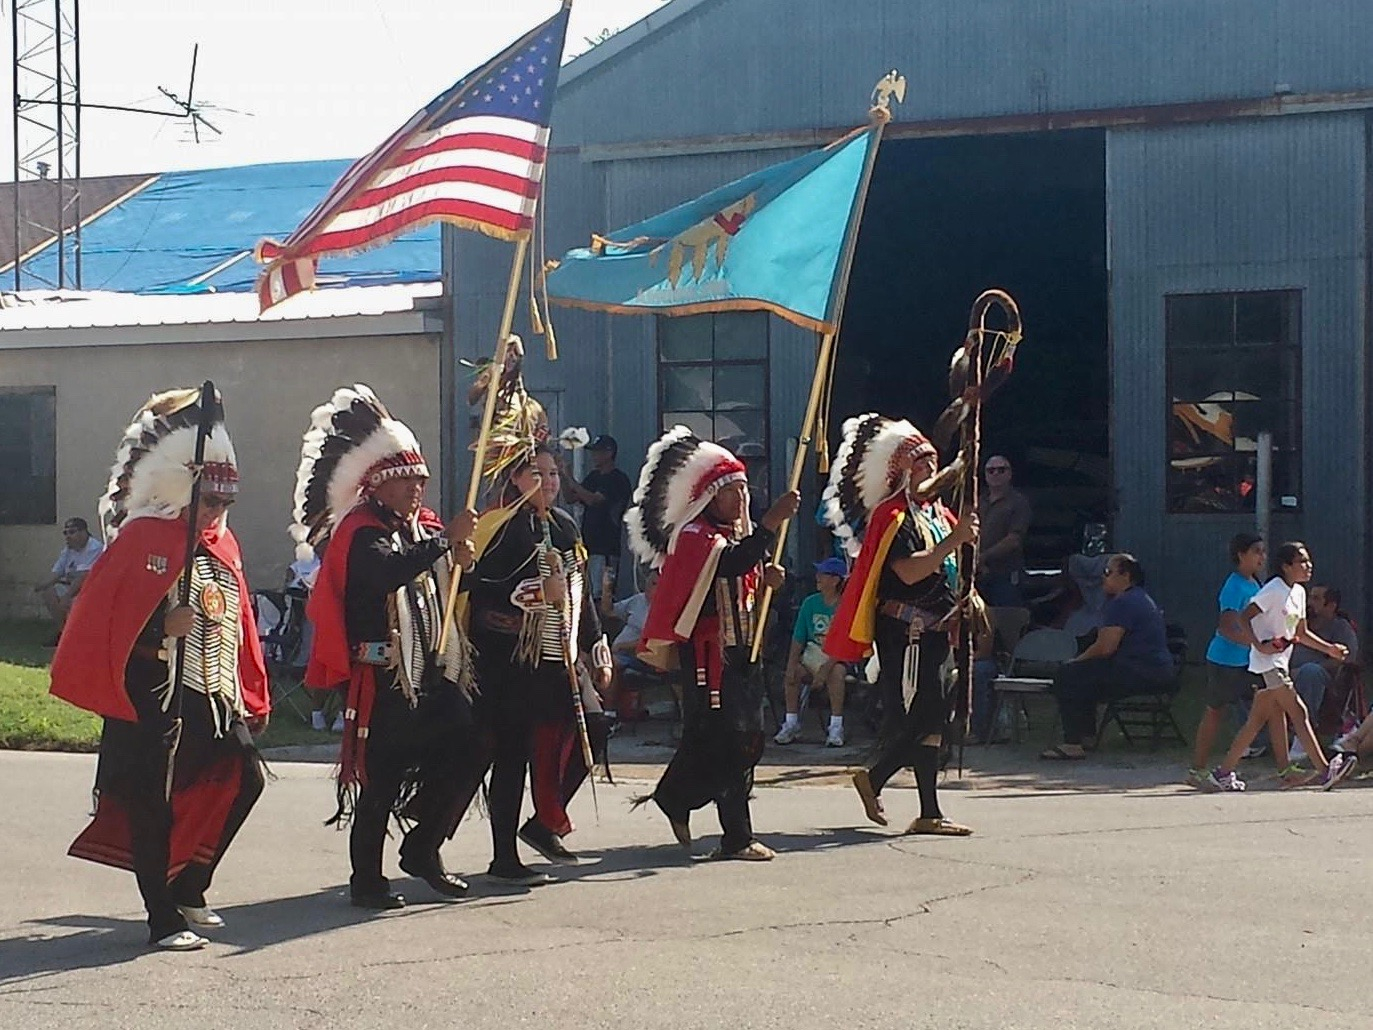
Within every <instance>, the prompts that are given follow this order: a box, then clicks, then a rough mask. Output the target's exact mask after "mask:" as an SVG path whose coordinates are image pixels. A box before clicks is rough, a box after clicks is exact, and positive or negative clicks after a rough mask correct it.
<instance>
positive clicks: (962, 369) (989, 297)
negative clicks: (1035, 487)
mask: <svg viewBox="0 0 1373 1030" xmlns="http://www.w3.org/2000/svg"><path fill="white" fill-rule="evenodd" d="M993 309H996V310H998V311H999V312H1000V313H1001V318H1002V319H1003V320H1004V321H1005V327H1004V328H1001V329H993V328H989V327H988V325H987V319H988V316H989V315H990V314H991V313H992V310H993ZM1023 335H1024V333H1023V329H1022V326H1021V321H1020V307H1019V306H1018V305H1017V304H1016V302H1015V300H1014V299H1013V298H1012V297H1011V295H1010V294H1009V293H1007V292H1005V291H1004V290H986V291H984V292H983V293H982V294H981V295H979V296H978V298H977V299H976V300H975V301H973V306H972V310H971V311H970V312H969V314H968V333H967V335H966V336H965V337H964V338H963V343H962V344H961V345H960V346H959V348H958V349H957V350H955V351H954V353H953V360H952V361H951V362H950V364H949V397H950V402H949V406H948V407H947V408H945V409H944V411H943V413H942V414H941V415H940V416H939V420H938V421H937V422H936V423H935V426H934V433H933V434H932V435H933V439H934V442H935V445H936V446H937V447H939V449H940V450H944V449H945V448H946V447H947V446H948V445H949V443H950V442H951V441H952V440H953V436H954V433H955V432H956V433H958V435H959V444H958V457H959V458H961V459H962V461H963V478H962V481H961V482H960V483H959V484H958V486H957V488H956V489H955V499H956V508H957V511H958V517H959V518H960V519H962V518H964V517H965V516H966V515H968V514H969V513H971V512H976V511H977V503H978V469H979V468H980V466H981V463H982V405H983V403H984V402H985V401H986V400H987V398H988V397H990V396H991V395H992V394H993V393H995V392H996V390H997V389H999V388H1000V386H1001V385H1002V384H1003V383H1004V382H1005V381H1006V380H1007V379H1008V378H1010V375H1011V371H1012V369H1013V368H1014V366H1015V351H1016V347H1017V346H1018V345H1019V343H1020V340H1021V338H1022V336H1023ZM977 555H978V545H977V544H976V543H972V544H967V545H965V546H964V547H963V548H962V549H961V550H960V552H959V555H958V608H957V610H958V611H959V612H960V613H961V617H960V620H959V630H958V638H959V639H958V685H959V690H960V698H959V707H958V709H957V714H958V718H959V719H960V720H961V722H962V732H961V733H960V734H959V740H958V771H959V775H960V776H961V775H962V773H963V747H964V741H965V740H966V739H967V736H968V718H969V715H970V714H971V711H972V669H973V654H974V651H975V649H976V644H977V631H978V627H979V624H982V623H985V610H984V609H983V608H982V604H981V600H980V599H979V598H978V597H977V591H976V587H975V580H976V578H977Z"/></svg>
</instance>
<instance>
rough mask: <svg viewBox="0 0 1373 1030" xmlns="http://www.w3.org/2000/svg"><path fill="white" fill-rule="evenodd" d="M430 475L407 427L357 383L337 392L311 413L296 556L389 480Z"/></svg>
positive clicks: (299, 482)
mask: <svg viewBox="0 0 1373 1030" xmlns="http://www.w3.org/2000/svg"><path fill="white" fill-rule="evenodd" d="M428 475H429V467H428V466H427V465H426V464H425V462H424V456H423V455H422V454H421V453H420V445H419V442H418V441H417V440H416V439H415V434H414V433H412V432H411V431H410V427H409V426H407V425H406V424H405V423H404V422H401V421H400V420H399V419H395V418H392V417H391V413H390V412H389V411H387V410H386V406H385V405H384V404H382V403H381V401H379V400H378V399H377V395H376V394H374V393H373V392H372V391H371V389H370V388H369V387H366V386H363V385H362V384H361V383H356V384H354V385H353V386H352V387H351V388H349V387H342V388H340V389H339V390H337V391H335V393H334V396H333V397H332V398H331V399H330V401H329V402H328V403H327V404H321V405H320V406H319V407H318V408H316V409H315V410H314V412H313V413H312V414H311V415H310V428H309V430H308V431H307V432H306V433H305V438H304V439H303V440H302V441H301V448H300V468H299V469H298V470H297V471H296V494H295V522H294V523H293V524H292V526H291V537H292V539H293V540H295V542H296V556H297V557H298V558H301V559H306V558H309V556H310V554H311V552H312V551H314V549H315V548H316V547H317V546H318V545H319V544H320V543H322V542H323V541H324V540H327V539H328V537H329V534H330V533H332V532H333V530H334V527H335V526H336V525H338V523H339V520H340V519H342V518H343V516H345V515H347V514H348V512H349V511H351V510H352V509H353V507H354V506H355V505H356V504H357V503H358V501H359V500H361V499H362V498H363V497H364V496H366V494H368V493H369V492H370V491H371V490H373V489H374V488H375V487H377V486H378V485H379V484H381V483H383V482H385V481H386V480H388V479H396V478H400V477H408V476H425V477H428Z"/></svg>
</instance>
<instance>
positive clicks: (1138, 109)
mask: <svg viewBox="0 0 1373 1030" xmlns="http://www.w3.org/2000/svg"><path fill="white" fill-rule="evenodd" d="M602 45H604V44H602ZM1368 109H1373V89H1361V90H1346V91H1341V92H1334V93H1297V94H1273V95H1270V96H1257V97H1237V98H1230V99H1219V100H1194V101H1186V102H1183V103H1171V104H1147V105H1140V106H1133V107H1102V108H1087V109H1083V110H1063V111H1036V112H1017V113H1010V114H997V115H976V116H972V117H967V118H933V119H927V120H919V121H904V122H903V121H893V122H891V123H890V124H888V126H887V128H886V131H885V133H884V138H886V139H936V138H940V137H950V136H991V135H1015V134H1018V133H1029V132H1057V131H1063V130H1070V129H1116V130H1122V129H1138V128H1150V127H1154V126H1160V125H1195V124H1198V123H1204V122H1221V121H1240V120H1246V119H1252V118H1272V117H1282V116H1285V115H1316V114H1336V113H1341V112H1346V111H1361V110H1368ZM852 131H853V126H852V125H845V126H829V127H826V128H819V129H816V128H806V129H784V130H779V131H775V132H761V133H737V134H731V135H720V136H686V137H679V138H676V139H657V140H629V141H625V142H623V143H583V144H580V145H577V144H568V145H566V146H565V147H553V148H551V149H552V150H553V152H555V153H562V154H573V153H575V154H576V155H577V157H578V158H579V159H580V160H581V161H582V162H583V163H587V164H597V163H601V162H606V161H630V160H637V159H641V158H657V157H676V156H682V155H694V154H712V153H730V152H734V151H741V150H750V151H752V150H776V149H783V148H788V147H818V146H824V145H826V144H829V143H832V142H833V141H834V140H836V139H839V138H840V137H841V136H843V135H844V134H845V133H847V132H852Z"/></svg>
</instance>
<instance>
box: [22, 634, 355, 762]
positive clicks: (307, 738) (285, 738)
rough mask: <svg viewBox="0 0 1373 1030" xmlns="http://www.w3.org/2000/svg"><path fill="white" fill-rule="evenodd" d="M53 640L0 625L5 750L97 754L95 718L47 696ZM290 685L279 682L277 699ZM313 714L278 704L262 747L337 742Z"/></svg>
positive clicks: (299, 699)
mask: <svg viewBox="0 0 1373 1030" xmlns="http://www.w3.org/2000/svg"><path fill="white" fill-rule="evenodd" d="M51 638H52V628H51V626H50V624H48V623H46V622H37V621H26V622H0V749H10V750H21V751H94V750H95V748H96V745H97V744H98V743H99V741H100V720H99V719H98V718H97V717H96V716H94V715H90V714H89V713H87V712H83V711H81V710H80V709H79V708H74V707H72V706H71V705H69V704H67V703H66V702H65V701H59V700H58V699H57V698H55V697H52V696H50V695H49V694H48V663H49V662H51V661H52V653H53V649H52V648H51V647H46V646H44V645H45V644H47V642H48V641H49V640H50V639H51ZM287 686H288V685H287V684H285V683H278V684H276V692H277V694H278V696H280V695H281V694H282V693H284V691H285V688H286V687H287ZM297 709H298V710H297ZM308 710H309V704H308V702H307V701H306V699H305V697H304V695H302V694H299V693H298V694H295V695H294V696H293V697H292V698H291V699H290V700H288V701H287V702H286V703H284V704H283V703H279V704H277V705H276V710H275V712H274V713H273V715H272V720H271V725H270V727H269V728H268V730H267V732H266V733H265V734H263V736H262V738H261V739H260V740H259V741H258V744H259V746H261V747H264V748H270V747H282V746H286V745H294V744H328V743H336V742H337V741H338V739H339V738H338V737H337V736H336V735H334V734H331V733H319V732H316V731H315V730H312V729H310V724H309V721H308V716H305V715H303V714H302V713H305V712H308Z"/></svg>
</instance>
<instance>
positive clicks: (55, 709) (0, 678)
mask: <svg viewBox="0 0 1373 1030" xmlns="http://www.w3.org/2000/svg"><path fill="white" fill-rule="evenodd" d="M52 633H53V629H52V624H51V623H48V622H39V621H37V620H31V621H23V622H0V748H9V749H19V750H23V751H94V750H95V748H96V745H97V744H98V743H99V742H100V720H99V719H98V718H97V717H96V716H94V715H91V714H90V713H89V712H83V711H81V709H79V708H75V707H73V706H72V705H69V704H67V702H65V701H59V700H58V699H57V698H55V697H52V696H51V695H50V694H49V693H48V664H49V663H50V662H51V661H52V651H53V649H52V648H51V647H47V646H45V645H46V644H47V642H48V641H49V640H51V639H52Z"/></svg>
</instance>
